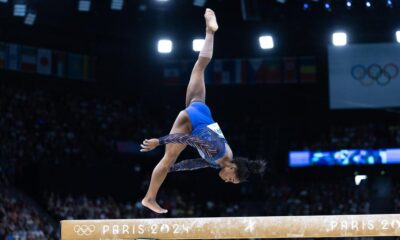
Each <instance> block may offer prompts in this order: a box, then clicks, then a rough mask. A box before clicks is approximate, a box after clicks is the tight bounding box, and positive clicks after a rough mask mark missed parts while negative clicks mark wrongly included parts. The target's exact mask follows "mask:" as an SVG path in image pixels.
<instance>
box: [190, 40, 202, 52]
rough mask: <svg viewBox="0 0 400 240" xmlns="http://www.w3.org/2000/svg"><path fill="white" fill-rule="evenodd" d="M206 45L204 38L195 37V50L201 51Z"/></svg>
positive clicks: (193, 45)
mask: <svg viewBox="0 0 400 240" xmlns="http://www.w3.org/2000/svg"><path fill="white" fill-rule="evenodd" d="M203 45H204V39H194V40H193V44H192V47H193V51H195V52H200V51H201V49H202V48H203Z"/></svg>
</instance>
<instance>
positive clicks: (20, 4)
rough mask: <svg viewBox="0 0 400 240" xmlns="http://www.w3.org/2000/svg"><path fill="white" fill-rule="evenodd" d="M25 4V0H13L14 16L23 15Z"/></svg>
mask: <svg viewBox="0 0 400 240" xmlns="http://www.w3.org/2000/svg"><path fill="white" fill-rule="evenodd" d="M26 9H27V5H26V2H25V1H15V2H14V16H16V17H25V15H26Z"/></svg>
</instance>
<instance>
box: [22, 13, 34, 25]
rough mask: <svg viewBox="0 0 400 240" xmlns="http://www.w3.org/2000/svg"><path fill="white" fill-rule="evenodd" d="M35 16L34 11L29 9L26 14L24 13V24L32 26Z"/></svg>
mask: <svg viewBox="0 0 400 240" xmlns="http://www.w3.org/2000/svg"><path fill="white" fill-rule="evenodd" d="M36 17H37V13H36V11H33V10H29V11H28V14H26V17H25V21H24V23H25V24H26V25H30V26H32V25H33V24H34V23H35V20H36Z"/></svg>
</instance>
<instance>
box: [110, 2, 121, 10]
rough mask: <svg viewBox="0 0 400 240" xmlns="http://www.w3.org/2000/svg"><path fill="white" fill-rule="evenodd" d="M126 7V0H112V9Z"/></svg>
mask: <svg viewBox="0 0 400 240" xmlns="http://www.w3.org/2000/svg"><path fill="white" fill-rule="evenodd" d="M123 7H124V0H112V1H111V9H112V10H122V8H123Z"/></svg>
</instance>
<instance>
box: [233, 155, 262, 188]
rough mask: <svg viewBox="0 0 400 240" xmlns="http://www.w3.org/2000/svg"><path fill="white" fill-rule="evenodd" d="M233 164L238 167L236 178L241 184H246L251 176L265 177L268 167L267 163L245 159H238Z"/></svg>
mask: <svg viewBox="0 0 400 240" xmlns="http://www.w3.org/2000/svg"><path fill="white" fill-rule="evenodd" d="M232 162H233V163H234V164H236V166H237V169H236V176H237V178H238V179H239V181H240V182H245V181H246V180H247V179H248V178H249V176H250V174H254V175H259V176H263V175H264V172H265V168H266V165H267V163H266V162H265V161H262V160H255V161H251V160H248V159H247V158H243V157H236V158H234V159H233V160H232Z"/></svg>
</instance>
